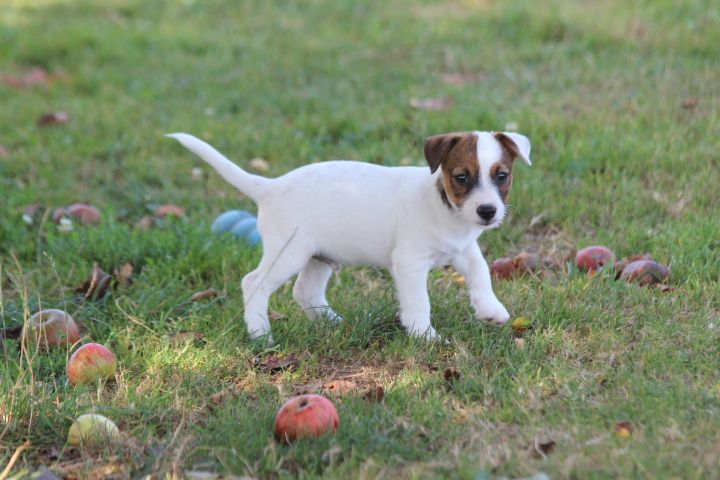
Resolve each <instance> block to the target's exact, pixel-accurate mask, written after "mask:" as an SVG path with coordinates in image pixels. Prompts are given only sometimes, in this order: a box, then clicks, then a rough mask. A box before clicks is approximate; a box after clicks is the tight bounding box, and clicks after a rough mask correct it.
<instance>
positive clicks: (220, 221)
mask: <svg viewBox="0 0 720 480" xmlns="http://www.w3.org/2000/svg"><path fill="white" fill-rule="evenodd" d="M247 218H255V217H253V215H252V213H250V212H246V211H245V210H228V211H227V212H225V213H221V214H220V215H218V217H217V218H216V219H215V221H214V222H213V223H212V226H211V227H210V230H211V231H212V232H213V233H222V232H229V231H230V230H232V228H233V227H234V226H235V225H236V224H237V223H238V222H240V221H242V220H245V219H247Z"/></svg>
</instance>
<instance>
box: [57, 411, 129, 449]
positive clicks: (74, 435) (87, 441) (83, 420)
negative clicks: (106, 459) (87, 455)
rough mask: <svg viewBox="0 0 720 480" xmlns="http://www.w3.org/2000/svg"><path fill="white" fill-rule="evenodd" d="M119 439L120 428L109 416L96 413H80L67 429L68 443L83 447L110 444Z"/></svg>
mask: <svg viewBox="0 0 720 480" xmlns="http://www.w3.org/2000/svg"><path fill="white" fill-rule="evenodd" d="M119 440H120V430H118V427H117V425H115V423H113V421H112V420H110V419H109V418H107V417H105V416H103V415H99V414H97V413H86V414H84V415H80V416H79V417H78V418H77V419H76V420H75V421H74V422H73V424H72V425H70V430H69V431H68V438H67V441H68V444H69V445H77V446H84V447H100V446H110V445H113V444H116V443H118V441H119Z"/></svg>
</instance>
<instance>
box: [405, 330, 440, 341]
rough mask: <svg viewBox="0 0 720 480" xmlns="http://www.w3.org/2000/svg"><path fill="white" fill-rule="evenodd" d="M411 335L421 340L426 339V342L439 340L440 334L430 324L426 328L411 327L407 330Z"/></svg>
mask: <svg viewBox="0 0 720 480" xmlns="http://www.w3.org/2000/svg"><path fill="white" fill-rule="evenodd" d="M408 333H409V334H410V335H412V336H413V337H418V338H422V339H423V340H427V341H428V342H433V341H435V340H440V335H438V333H437V332H436V331H435V329H434V328H433V327H431V326H428V327H427V328H424V329H422V328H413V329H412V330H410V331H409V332H408Z"/></svg>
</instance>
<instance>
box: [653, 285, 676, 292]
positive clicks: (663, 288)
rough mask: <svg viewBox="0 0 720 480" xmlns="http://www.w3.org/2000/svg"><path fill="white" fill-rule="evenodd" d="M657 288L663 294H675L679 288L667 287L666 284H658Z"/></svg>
mask: <svg viewBox="0 0 720 480" xmlns="http://www.w3.org/2000/svg"><path fill="white" fill-rule="evenodd" d="M655 288H657V289H658V290H660V291H661V292H663V293H668V292H674V291H675V290H677V287H673V286H672V285H666V284H664V283H656V284H655Z"/></svg>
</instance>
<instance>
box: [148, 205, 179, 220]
mask: <svg viewBox="0 0 720 480" xmlns="http://www.w3.org/2000/svg"><path fill="white" fill-rule="evenodd" d="M153 215H154V216H155V218H166V217H170V216H173V217H177V218H181V217H184V216H185V209H184V208H182V207H178V206H177V205H173V204H171V203H166V204H165V205H160V206H159V207H157V208H156V209H155V210H154V211H153Z"/></svg>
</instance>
